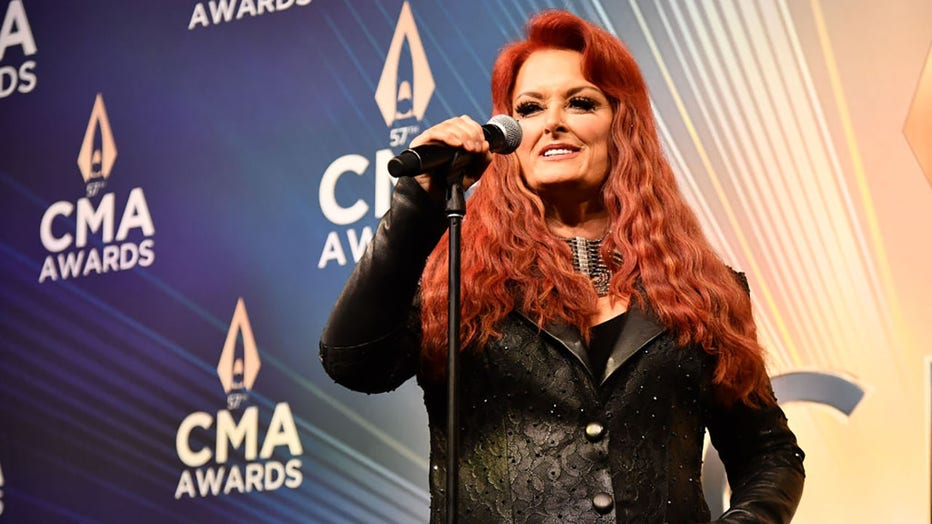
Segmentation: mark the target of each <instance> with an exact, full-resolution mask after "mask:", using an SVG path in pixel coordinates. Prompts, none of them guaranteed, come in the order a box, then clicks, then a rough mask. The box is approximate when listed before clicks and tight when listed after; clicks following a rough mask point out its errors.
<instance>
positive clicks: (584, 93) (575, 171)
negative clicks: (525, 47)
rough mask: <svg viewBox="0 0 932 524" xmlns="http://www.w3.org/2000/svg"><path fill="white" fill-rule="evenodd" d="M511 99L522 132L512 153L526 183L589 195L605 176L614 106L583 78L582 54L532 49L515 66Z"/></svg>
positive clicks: (538, 188)
mask: <svg viewBox="0 0 932 524" xmlns="http://www.w3.org/2000/svg"><path fill="white" fill-rule="evenodd" d="M512 104H513V105H512V107H514V110H513V112H514V115H513V116H514V117H515V118H517V119H518V120H519V121H520V123H521V130H522V132H523V138H522V141H521V145H520V147H518V149H517V152H516V153H517V156H518V162H519V163H520V165H521V172H522V173H523V175H524V179H525V181H526V182H527V185H528V187H530V188H531V189H532V190H533V191H535V192H537V193H538V194H546V193H548V192H553V191H556V190H559V191H560V193H559V194H555V195H554V196H557V195H559V196H560V197H572V196H574V195H572V194H568V193H567V192H568V191H575V192H578V193H579V195H578V197H579V198H582V199H587V198H593V196H594V195H595V194H597V193H598V192H599V191H600V190H601V187H602V183H603V182H604V181H605V178H606V177H607V176H608V171H609V167H610V166H609V155H608V151H609V144H610V140H611V128H612V116H613V111H612V107H611V105H610V104H609V101H608V98H607V97H606V96H605V94H604V93H602V90H601V89H599V88H598V87H596V86H595V85H594V84H592V83H591V82H589V81H588V80H586V79H585V77H583V74H582V54H580V53H579V52H576V51H569V50H565V49H544V50H540V51H535V52H534V53H532V54H531V55H530V56H529V57H528V58H527V60H526V61H525V62H524V64H523V65H522V66H521V69H520V70H519V71H518V76H517V78H516V79H515V87H514V91H513V94H512ZM593 192H595V193H593Z"/></svg>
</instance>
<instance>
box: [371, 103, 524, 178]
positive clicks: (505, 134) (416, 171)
mask: <svg viewBox="0 0 932 524" xmlns="http://www.w3.org/2000/svg"><path fill="white" fill-rule="evenodd" d="M482 134H484V135H485V141H486V142H488V143H489V149H490V150H491V151H492V152H493V153H500V154H503V155H507V154H508V153H511V152H513V151H514V150H515V149H518V146H519V145H521V126H520V125H518V121H517V120H515V119H514V118H511V117H510V116H508V115H495V116H493V117H492V118H491V119H489V122H488V123H487V124H484V125H483V126H482ZM460 151H462V150H461V149H459V148H457V147H452V146H449V145H447V144H442V143H437V142H430V143H427V144H421V145H419V146H417V147H412V148H410V149H405V150H404V151H402V152H401V153H399V154H398V156H396V157H395V158H393V159H391V160H389V161H388V173H389V174H390V175H392V176H394V177H403V176H417V175H420V174H421V173H424V172H427V171H430V170H431V169H434V168H436V167H440V166H442V165H444V164H446V163H447V162H449V161H451V160H452V159H453V157H454V155H456V153H458V152H460Z"/></svg>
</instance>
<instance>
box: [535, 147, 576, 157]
mask: <svg viewBox="0 0 932 524" xmlns="http://www.w3.org/2000/svg"><path fill="white" fill-rule="evenodd" d="M577 151H578V150H577V149H569V148H565V147H555V148H553V149H548V150H546V151H544V153H543V155H542V156H543V157H544V158H552V157H555V156H562V155H571V154H573V153H575V152H577Z"/></svg>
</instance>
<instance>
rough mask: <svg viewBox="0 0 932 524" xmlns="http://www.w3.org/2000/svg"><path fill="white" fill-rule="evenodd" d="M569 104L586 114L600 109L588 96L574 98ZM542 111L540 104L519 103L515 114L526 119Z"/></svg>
mask: <svg viewBox="0 0 932 524" xmlns="http://www.w3.org/2000/svg"><path fill="white" fill-rule="evenodd" d="M567 102H568V103H567V105H568V106H569V107H570V108H571V109H577V110H579V111H582V112H585V113H588V112H591V111H594V110H595V109H597V108H598V107H599V103H598V102H597V101H595V100H593V99H592V98H589V97H586V96H574V97H572V98H570V99H569V100H568V101H567ZM542 109H543V106H542V105H541V104H540V103H538V102H531V101H527V102H521V103H519V104H518V105H517V107H515V113H517V114H518V116H520V117H522V118H525V117H528V116H530V115H532V114H534V113H536V112H538V111H541V110H542Z"/></svg>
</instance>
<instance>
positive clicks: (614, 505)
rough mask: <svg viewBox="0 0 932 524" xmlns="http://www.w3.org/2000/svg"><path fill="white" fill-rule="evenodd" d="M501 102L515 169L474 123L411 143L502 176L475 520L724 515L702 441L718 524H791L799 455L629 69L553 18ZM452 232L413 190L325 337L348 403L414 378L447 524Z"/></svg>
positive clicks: (472, 236) (430, 183)
mask: <svg viewBox="0 0 932 524" xmlns="http://www.w3.org/2000/svg"><path fill="white" fill-rule="evenodd" d="M492 101H493V106H494V112H495V113H506V114H510V115H513V116H514V117H515V118H516V119H518V121H519V122H520V124H521V127H522V130H523V140H522V143H521V145H520V147H519V148H518V150H517V151H516V152H515V153H514V154H512V155H507V156H504V155H496V156H495V158H492V155H490V154H489V153H488V144H486V143H485V141H484V140H483V134H482V130H481V127H480V126H479V125H478V124H477V123H476V122H474V121H473V120H471V119H469V118H468V117H459V118H454V119H450V120H448V121H446V122H443V123H441V124H438V125H437V126H434V127H432V128H430V129H428V130H427V131H425V132H424V133H423V134H421V135H420V136H418V137H417V138H416V139H415V140H414V141H413V142H412V146H416V145H419V144H422V143H425V142H431V141H434V142H444V143H446V144H449V145H450V146H454V147H458V148H462V149H464V150H466V151H469V152H471V153H473V154H475V155H476V156H477V157H479V158H483V159H485V160H486V163H489V162H490V165H489V167H488V169H486V170H485V172H484V173H483V174H482V184H480V185H479V186H478V187H477V188H476V190H475V192H474V194H473V195H472V196H471V197H470V199H469V201H468V212H467V214H466V218H465V220H464V222H463V245H464V250H463V255H462V267H463V288H462V289H463V306H462V338H463V342H462V344H463V348H464V351H463V354H462V359H461V362H462V363H461V366H462V367H461V372H462V397H461V398H462V408H461V409H462V413H461V416H460V420H461V423H462V428H463V429H462V433H461V435H460V439H461V440H460V446H461V447H460V450H459V453H460V455H459V456H460V472H459V478H460V491H459V513H460V515H459V517H460V520H461V521H462V522H482V523H486V522H672V523H679V522H705V521H708V520H709V518H710V515H709V510H708V508H707V506H706V504H705V501H704V498H703V494H702V489H701V484H700V481H699V478H700V469H701V462H702V447H703V438H704V433H705V430H706V429H707V428H708V429H709V431H710V434H711V437H712V441H713V443H714V444H715V446H716V448H717V449H718V450H719V453H720V456H721V458H722V461H723V463H724V464H725V466H726V471H727V473H728V476H729V481H730V484H731V487H732V491H733V495H732V499H731V502H732V504H731V509H730V510H729V511H728V512H726V513H725V515H723V516H722V517H721V518H720V520H719V522H787V521H789V520H790V518H791V517H792V515H793V512H794V511H795V508H796V505H797V503H798V501H799V497H800V495H801V491H802V485H803V477H804V474H803V467H802V459H803V454H802V452H801V451H800V450H799V448H798V447H797V446H796V439H795V437H794V435H793V433H792V432H791V431H790V430H789V428H788V427H787V424H786V419H785V417H784V415H783V412H782V411H781V410H780V408H779V407H777V405H776V401H775V399H774V397H773V394H772V392H771V389H770V383H769V380H768V378H767V375H766V372H765V366H764V359H763V356H762V350H761V347H760V346H759V344H758V342H757V339H756V332H755V327H754V323H753V320H752V316H751V305H750V299H749V297H748V293H747V284H746V282H745V280H744V279H743V276H741V275H739V274H736V273H734V272H733V271H732V270H730V269H729V268H728V267H727V266H725V264H723V263H722V261H721V260H720V259H719V258H718V257H717V256H716V255H715V254H714V252H713V251H712V249H711V248H710V246H709V245H708V243H707V242H706V240H705V239H704V237H703V235H702V233H701V231H700V228H699V225H698V223H697V220H696V218H695V216H694V215H693V213H692V212H691V211H690V210H689V209H688V207H687V206H686V204H685V203H684V201H683V198H682V197H681V195H680V194H679V192H678V190H677V187H676V183H675V181H674V177H673V174H672V172H671V170H670V167H669V166H668V164H667V162H666V161H665V159H664V158H663V156H662V153H661V147H660V143H659V140H658V137H657V133H656V130H655V127H654V121H653V116H652V114H651V109H650V101H649V100H648V94H647V89H646V86H645V84H644V81H643V79H642V77H641V74H640V72H639V70H638V67H637V65H636V63H635V61H634V59H633V58H632V57H631V55H630V53H628V51H627V50H626V49H625V48H624V46H623V45H622V44H621V43H620V42H619V41H618V40H617V39H615V38H614V37H612V36H611V35H609V34H608V33H606V32H605V31H604V30H601V29H599V28H597V27H595V26H594V25H591V24H589V23H587V22H585V21H583V20H581V19H579V18H577V17H575V16H573V15H571V14H568V13H565V12H546V13H543V14H541V15H539V16H537V17H536V18H534V19H533V20H531V21H530V22H529V25H528V37H527V39H526V40H524V41H522V42H518V43H516V44H513V45H511V46H509V47H507V48H505V49H504V50H503V51H502V52H501V54H500V55H499V57H498V59H497V61H496V63H495V66H494V69H493V74H492ZM445 227H446V219H445V217H444V216H443V187H441V186H440V183H439V182H438V181H435V180H433V179H432V178H431V177H430V176H429V175H427V174H425V175H421V176H419V177H417V178H416V179H415V180H412V179H402V180H400V181H399V183H398V185H397V187H396V189H395V193H394V195H393V201H392V207H391V210H390V211H389V212H388V213H387V214H386V215H385V217H384V218H383V220H382V223H381V224H380V226H379V230H378V232H377V233H376V235H375V237H374V238H373V241H372V243H371V245H370V246H369V249H368V251H367V253H366V254H365V256H364V257H363V258H362V260H361V261H360V262H359V264H358V266H357V268H356V270H355V271H354V272H353V274H352V276H351V277H350V280H349V282H348V283H347V285H346V288H345V289H344V291H343V293H342V295H341V296H340V299H339V300H338V302H337V304H336V306H335V308H334V311H333V313H332V316H331V318H330V321H329V322H328V325H327V327H326V328H325V330H324V333H323V335H322V337H321V358H322V360H323V364H324V367H325V368H326V370H327V372H328V373H329V374H330V375H331V376H332V377H333V378H334V379H335V380H336V381H337V382H339V383H341V384H343V385H345V386H347V387H350V388H353V389H357V390H360V391H366V392H378V391H387V390H390V389H394V388H395V387H397V386H398V385H400V384H401V383H403V382H404V381H405V380H407V379H408V378H410V377H411V376H412V375H415V374H416V375H417V377H418V382H419V383H420V385H421V386H422V388H423V389H424V394H425V395H424V397H425V404H426V406H427V411H428V415H429V425H430V440H431V458H430V462H431V477H430V486H431V500H432V503H431V506H432V510H431V511H432V518H431V520H432V522H440V521H442V520H443V519H444V518H445V517H444V511H445V493H444V473H445V471H444V470H445V464H446V462H445V456H446V418H445V417H446V413H445V406H446V404H445V402H446V401H445V385H444V371H445V370H444V368H445V362H446V355H445V352H446V343H447V341H446V295H447V293H446V278H447V277H446V267H447V261H446V259H447V247H446V246H447V242H446V241H445V240H442V239H441V237H442V236H443V233H444V229H445ZM419 281H420V285H419ZM412 304H413V305H412ZM360 318H363V319H367V320H366V322H365V323H364V325H360V323H359V321H358V319H360Z"/></svg>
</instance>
